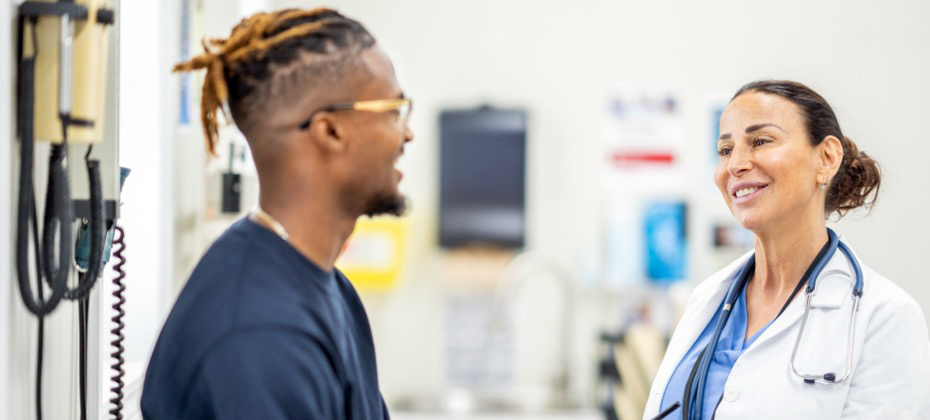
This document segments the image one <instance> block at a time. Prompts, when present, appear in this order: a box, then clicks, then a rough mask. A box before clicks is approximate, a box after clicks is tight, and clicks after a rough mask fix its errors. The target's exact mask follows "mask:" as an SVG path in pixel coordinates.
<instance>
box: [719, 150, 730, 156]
mask: <svg viewBox="0 0 930 420" xmlns="http://www.w3.org/2000/svg"><path fill="white" fill-rule="evenodd" d="M732 152H733V149H729V148H723V149H720V150H717V154H718V155H720V156H729V155H730V153H732Z"/></svg>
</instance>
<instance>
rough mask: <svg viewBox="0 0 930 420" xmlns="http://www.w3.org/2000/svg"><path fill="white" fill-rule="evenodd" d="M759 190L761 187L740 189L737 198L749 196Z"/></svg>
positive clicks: (737, 191)
mask: <svg viewBox="0 0 930 420" xmlns="http://www.w3.org/2000/svg"><path fill="white" fill-rule="evenodd" d="M758 190H759V187H749V188H740V189H738V190H736V198H740V197H743V196H747V195H749V194H752V193H754V192H756V191H758Z"/></svg>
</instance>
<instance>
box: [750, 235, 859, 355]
mask: <svg viewBox="0 0 930 420" xmlns="http://www.w3.org/2000/svg"><path fill="white" fill-rule="evenodd" d="M854 278H855V277H854V274H853V272H852V269H851V268H850V265H849V261H848V260H847V259H846V255H845V254H843V252H842V251H840V250H839V249H837V250H836V252H835V253H834V254H833V256H832V257H831V258H830V261H829V262H828V263H827V265H826V266H824V268H823V271H821V272H820V275H819V276H817V285H816V291H815V292H814V296H813V297H811V307H812V308H817V307H839V306H841V305H842V302H843V301H844V300H845V299H847V298H848V297H849V296H850V294H851V291H852V284H853V281H854ZM805 290H806V287H805V288H802V289H801V291H800V292H799V293H798V296H797V297H796V298H795V299H794V300H793V301H791V303H790V304H788V307H787V308H785V312H783V313H782V314H781V316H779V317H778V318H776V319H775V322H773V323H772V325H770V326H769V328H768V329H766V330H765V331H764V332H763V333H762V335H761V336H759V338H758V339H756V342H755V343H753V346H754V347H755V346H762V345H765V342H766V341H768V340H770V339H772V338H773V337H777V336H778V335H779V334H781V333H782V332H784V331H785V330H787V329H789V328H791V327H793V326H794V325H796V324H797V323H798V322H799V321H800V319H801V317H802V316H803V315H804V305H805V300H806V291H805Z"/></svg>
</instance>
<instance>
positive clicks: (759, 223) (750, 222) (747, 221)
mask: <svg viewBox="0 0 930 420" xmlns="http://www.w3.org/2000/svg"><path fill="white" fill-rule="evenodd" d="M734 216H736V221H737V223H739V225H740V226H742V227H743V229H746V230H748V231H750V232H758V231H759V230H761V229H762V228H763V227H764V226H765V223H764V221H763V220H762V218H760V217H758V215H755V214H737V215H734Z"/></svg>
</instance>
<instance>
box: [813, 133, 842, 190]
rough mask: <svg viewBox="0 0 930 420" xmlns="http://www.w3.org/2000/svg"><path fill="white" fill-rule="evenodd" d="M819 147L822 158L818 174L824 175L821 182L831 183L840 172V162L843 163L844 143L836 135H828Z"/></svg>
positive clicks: (819, 156) (819, 154)
mask: <svg viewBox="0 0 930 420" xmlns="http://www.w3.org/2000/svg"><path fill="white" fill-rule="evenodd" d="M817 148H818V158H819V160H820V171H819V172H818V173H817V176H818V178H820V177H823V179H822V180H820V181H819V182H821V183H829V181H830V180H831V179H833V177H834V176H836V173H837V172H839V170H840V164H842V163H843V143H842V142H841V141H840V139H838V138H837V137H836V136H827V137H826V138H824V139H823V142H821V143H820V145H819V146H817Z"/></svg>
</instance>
